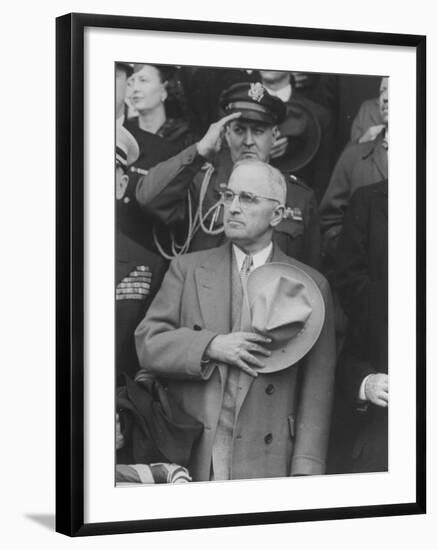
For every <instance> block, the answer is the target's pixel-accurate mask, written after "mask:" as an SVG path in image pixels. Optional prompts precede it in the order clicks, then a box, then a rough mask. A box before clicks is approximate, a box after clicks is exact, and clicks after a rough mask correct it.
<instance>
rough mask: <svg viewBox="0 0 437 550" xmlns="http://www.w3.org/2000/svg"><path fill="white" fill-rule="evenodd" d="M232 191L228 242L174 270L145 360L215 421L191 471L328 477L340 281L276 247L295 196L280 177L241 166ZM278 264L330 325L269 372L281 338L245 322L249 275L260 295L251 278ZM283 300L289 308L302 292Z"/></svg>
mask: <svg viewBox="0 0 437 550" xmlns="http://www.w3.org/2000/svg"><path fill="white" fill-rule="evenodd" d="M223 193H224V194H223V201H224V227H225V233H226V236H227V238H228V242H227V243H225V244H224V245H222V246H220V247H218V248H213V249H210V250H204V251H200V252H194V253H191V254H186V255H182V256H180V257H178V258H177V259H175V260H173V261H172V262H171V264H170V267H169V271H168V272H167V274H166V276H165V278H164V281H163V284H162V287H161V289H160V291H159V292H158V294H157V296H156V297H155V300H154V301H153V303H152V305H151V307H150V309H149V311H148V313H147V315H146V317H145V318H144V320H143V321H142V322H141V323H140V325H139V326H138V328H137V330H136V345H137V352H138V357H139V361H140V364H141V366H142V367H143V368H146V369H147V370H149V371H151V372H152V373H154V374H155V375H157V376H158V377H159V379H160V380H161V382H163V383H164V384H165V385H166V386H167V388H168V389H167V391H168V394H169V397H171V398H173V399H175V401H176V402H178V403H179V405H181V406H182V407H183V408H184V409H185V411H186V412H188V413H189V414H191V415H192V416H193V417H195V418H196V419H197V420H199V421H200V422H202V424H203V425H204V431H203V435H202V437H201V439H200V441H199V442H198V444H197V445H196V447H195V448H194V451H193V455H192V460H191V465H190V467H189V470H190V474H191V476H192V477H193V480H195V481H205V480H220V479H243V478H266V477H285V476H290V475H311V474H323V473H324V472H325V459H326V449H327V443H328V433H329V427H330V412H331V403H332V390H333V381H334V367H335V341H334V324H333V312H332V302H331V294H330V289H329V285H328V283H327V281H326V279H325V278H324V277H323V276H322V275H321V274H320V273H319V272H317V271H316V270H314V269H312V268H310V267H308V266H306V265H304V264H302V263H301V262H299V261H297V260H294V259H293V258H290V257H288V256H286V255H285V254H284V253H283V252H282V251H281V250H280V249H279V247H278V246H277V245H276V244H274V243H272V234H273V230H274V228H275V227H276V226H277V225H278V224H279V223H281V219H282V216H283V211H284V202H285V193H286V184H285V181H284V179H283V176H282V175H281V173H280V172H279V171H278V170H277V169H275V168H273V167H271V166H269V165H268V164H265V163H262V162H260V161H256V160H245V161H242V162H241V163H237V165H236V167H235V168H234V170H233V172H232V175H231V178H230V180H229V185H228V187H227V188H226V189H225V190H224V191H223ZM269 262H271V265H272V267H274V266H278V264H277V262H280V263H281V264H280V265H282V264H285V267H286V268H288V269H289V270H291V271H292V272H293V274H294V275H293V277H292V278H291V282H290V280H289V281H288V283H290V284H291V285H292V286H293V285H294V283H296V281H297V280H299V281H300V282H301V283H302V284H298V286H293V291H292V292H291V294H292V295H294V294H295V295H300V294H301V293H302V292H303V294H305V296H306V298H305V299H304V300H303V302H302V304H304V303H305V304H307V305H308V304H309V303H311V304H313V301H312V300H311V299H309V297H308V296H307V294H306V293H307V291H308V289H309V288H310V287H311V288H313V289H315V292H316V294H318V295H319V302H317V303H318V304H319V305H318V306H317V307H316V306H314V308H313V312H312V314H311V315H310V317H309V319H312V318H313V317H314V316H315V318H318V319H319V321H320V328H319V332H318V333H317V334H315V335H314V339H313V340H312V341H311V342H310V345H308V346H306V347H304V350H303V351H302V349H301V353H302V356H298V357H296V356H295V355H294V351H293V350H294V341H295V340H294V339H293V341H292V339H291V334H290V336H289V337H290V347H288V348H287V349H286V350H285V352H284V353H285V357H286V359H284V356H282V361H283V365H282V368H281V369H280V370H275V371H272V370H271V369H269V364H270V361H271V360H272V359H273V357H274V356H275V357H277V350H276V351H275V349H272V348H271V345H272V344H271V340H272V338H270V337H269V333H268V332H267V333H266V332H263V331H260V330H255V329H254V328H253V326H251V325H250V324H249V325H244V324H243V323H242V321H241V319H242V318H244V311H245V310H244V305H243V304H244V299H245V296H246V291H245V289H246V283H245V282H244V281H245V280H246V279H245V278H246V277H247V276H248V288H249V290H250V288H251V286H250V283H251V277H253V276H254V275H255V274H256V273H257V272H258V273H259V270H260V269H263V268H265V267H268V266H269ZM293 281H294V282H293ZM273 282H274V281H273ZM270 283H272V281H271V280H269V279H267V280H266V285H267V286H268V285H269V284H270ZM255 287H256V288H263V287H264V285H258V286H257V285H255ZM299 289H300V290H299ZM276 298H277V299H278V300H279V301H278V303H281V300H283V299H289V298H290V296H289V295H288V296H286V295H283V296H282V295H281V293H279V294H276ZM290 299H293V297H292V298H290ZM267 302H269V301H268V300H267ZM302 304H301V305H302ZM306 307H307V306H305V305H304V306H303V310H306ZM271 309H273V311H275V308H271ZM298 310H299V308H297V307H296V308H293V307H287V308H285V310H284V311H285V314H286V315H289V314H290V312H294V311H298ZM301 310H302V308H301ZM321 310H323V311H324V315H322V311H321ZM305 318H306V317H305ZM240 321H241V322H240ZM306 323H307V322H305V323H303V324H302V325H299V326H300V327H301V329H299V331H298V336H297V339H298V340H300V339H301V338H306V334H308V332H311V331H310V329H309V328H308V326H307V324H306ZM296 326H297V325H296ZM248 327H249V328H248ZM306 329H308V330H306ZM296 347H299V343H298V341H296ZM293 357H294V358H293ZM288 360H289V364H288V362H287V361H288ZM263 369H264V371H265V372H264V373H263Z"/></svg>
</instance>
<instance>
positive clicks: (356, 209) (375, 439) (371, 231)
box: [334, 181, 388, 472]
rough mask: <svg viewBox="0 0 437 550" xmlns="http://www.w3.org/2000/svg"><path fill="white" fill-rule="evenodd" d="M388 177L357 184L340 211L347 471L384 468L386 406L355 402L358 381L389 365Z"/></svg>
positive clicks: (341, 382) (337, 281) (340, 377)
mask: <svg viewBox="0 0 437 550" xmlns="http://www.w3.org/2000/svg"><path fill="white" fill-rule="evenodd" d="M387 188H388V186H387V182H386V181H385V182H381V183H378V184H375V185H370V186H368V187H365V188H362V189H359V190H358V191H357V192H356V193H355V194H354V195H353V197H352V200H351V204H350V206H349V209H348V212H347V214H346V217H345V224H344V231H343V232H342V234H341V237H340V240H339V245H338V249H337V255H336V271H335V278H334V285H335V288H336V290H337V292H338V296H339V298H340V300H341V302H342V305H343V306H344V308H345V310H346V312H347V313H348V316H349V319H350V323H349V329H348V334H347V337H346V342H345V346H344V351H343V353H342V355H341V357H340V360H339V364H338V372H337V386H338V388H337V389H338V397H339V399H340V400H341V402H342V403H344V405H345V406H344V407H343V414H344V415H346V416H349V417H350V419H351V420H352V421H353V424H354V425H353V426H352V429H351V432H352V433H353V446H352V450H351V454H350V457H349V467H350V468H351V470H352V471H368V472H369V471H379V470H385V469H387V409H384V408H381V407H378V406H375V405H372V404H367V405H366V406H365V407H360V406H359V408H360V409H362V410H361V412H360V413H359V414H355V415H353V414H352V416H351V413H352V411H353V409H356V407H357V396H358V392H359V388H360V385H361V382H362V381H363V380H364V378H365V377H366V376H367V375H368V374H374V373H377V372H382V373H387V368H388V290H387V287H388V196H387Z"/></svg>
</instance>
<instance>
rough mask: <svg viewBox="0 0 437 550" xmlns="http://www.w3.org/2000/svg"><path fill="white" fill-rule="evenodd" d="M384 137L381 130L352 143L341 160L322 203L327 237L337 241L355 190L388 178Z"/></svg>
mask: <svg viewBox="0 0 437 550" xmlns="http://www.w3.org/2000/svg"><path fill="white" fill-rule="evenodd" d="M383 139H384V136H383V134H382V133H381V134H380V135H379V136H378V137H377V138H376V139H375V140H374V141H370V142H367V143H354V144H351V145H349V146H348V147H346V149H345V150H344V151H343V153H342V154H341V156H340V158H339V159H338V162H337V164H336V166H335V168H334V171H333V173H332V176H331V180H330V182H329V186H328V189H327V190H326V193H325V195H324V197H323V200H322V202H321V204H320V223H321V229H322V233H323V234H324V239H326V240H328V241H329V240H334V239H336V238H337V237H338V235H339V234H340V232H341V230H342V226H343V218H344V214H345V212H346V209H347V207H348V205H349V201H350V198H351V196H352V194H353V193H354V191H356V190H357V189H359V188H360V187H364V186H366V185H371V184H372V183H378V182H379V181H382V180H385V179H387V170H388V167H387V162H388V158H387V157H388V155H387V149H386V148H385V147H384V144H383ZM328 246H329V245H328Z"/></svg>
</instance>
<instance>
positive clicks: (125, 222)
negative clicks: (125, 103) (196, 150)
mask: <svg viewBox="0 0 437 550" xmlns="http://www.w3.org/2000/svg"><path fill="white" fill-rule="evenodd" d="M124 126H125V127H126V128H127V130H129V132H130V133H131V134H132V135H133V136H134V138H135V139H136V141H137V142H138V145H139V148H140V156H139V158H138V159H137V161H136V162H135V164H134V166H133V167H131V170H130V172H129V183H128V186H127V189H126V192H125V196H124V197H123V200H121V201H117V222H118V224H119V227H120V229H121V231H122V232H123V233H124V234H125V235H127V236H128V237H129V238H130V239H132V240H134V241H136V242H137V243H138V244H140V245H141V246H144V247H145V248H147V249H149V250H153V249H154V247H153V238H152V227H153V224H152V223H151V220H150V218H148V217H147V216H145V215H144V212H143V211H142V210H141V208H140V207H139V205H138V203H137V201H136V199H135V188H136V185H137V181H138V179H139V177H140V176H139V174H138V173H137V172H136V170H137V169H140V170H143V171H144V170H146V171H147V170H149V169H150V168H151V167H152V166H155V164H158V163H159V162H163V161H165V160H167V159H168V158H170V157H172V156H174V155H176V154H177V153H179V152H180V151H181V150H182V149H185V147H187V146H188V145H189V144H191V143H193V141H194V136H193V134H192V133H191V132H190V130H189V128H188V126H187V124H186V123H185V122H184V121H183V120H180V119H167V120H166V121H165V123H164V124H163V126H162V127H161V128H160V129H159V130H158V132H157V133H156V134H152V133H151V132H147V131H145V130H142V129H141V128H139V126H138V118H137V117H135V118H129V119H126V120H125V121H124ZM161 231H162V232H164V231H163V230H161Z"/></svg>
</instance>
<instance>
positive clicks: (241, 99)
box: [220, 82, 286, 125]
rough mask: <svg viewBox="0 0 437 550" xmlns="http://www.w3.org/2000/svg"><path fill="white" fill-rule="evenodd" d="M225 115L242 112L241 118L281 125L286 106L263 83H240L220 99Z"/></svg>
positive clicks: (229, 89) (224, 93) (226, 91)
mask: <svg viewBox="0 0 437 550" xmlns="http://www.w3.org/2000/svg"><path fill="white" fill-rule="evenodd" d="M220 107H221V108H222V109H223V111H224V113H225V115H230V114H231V113H237V112H241V118H242V119H246V120H254V121H257V122H264V123H265V124H271V125H274V124H280V123H281V122H282V121H283V120H284V118H285V111H286V108H285V104H284V103H283V102H282V101H281V100H280V99H279V98H277V97H273V96H271V95H270V94H269V93H268V91H267V90H266V89H265V88H264V86H263V85H262V84H261V82H238V83H237V84H233V85H232V86H231V87H230V88H228V89H227V90H225V91H224V92H223V93H222V95H221V97H220Z"/></svg>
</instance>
